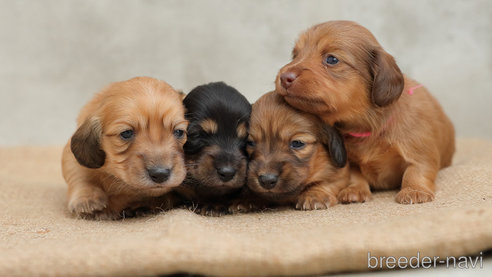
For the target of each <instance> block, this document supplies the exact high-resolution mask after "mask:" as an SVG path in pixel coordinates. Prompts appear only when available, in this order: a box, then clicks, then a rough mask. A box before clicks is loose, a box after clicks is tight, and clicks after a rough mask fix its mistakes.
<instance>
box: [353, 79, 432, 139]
mask: <svg viewBox="0 0 492 277" xmlns="http://www.w3.org/2000/svg"><path fill="white" fill-rule="evenodd" d="M420 87H423V85H421V84H418V85H416V86H414V87H411V88H409V89H408V91H407V92H408V94H409V95H413V93H414V90H416V89H418V88H420ZM389 121H391V117H390V119H389V120H388V121H387V123H386V125H388V122H389ZM384 129H386V128H384ZM347 135H349V136H352V137H355V138H366V137H370V136H371V135H372V133H371V132H364V133H354V132H349V133H347Z"/></svg>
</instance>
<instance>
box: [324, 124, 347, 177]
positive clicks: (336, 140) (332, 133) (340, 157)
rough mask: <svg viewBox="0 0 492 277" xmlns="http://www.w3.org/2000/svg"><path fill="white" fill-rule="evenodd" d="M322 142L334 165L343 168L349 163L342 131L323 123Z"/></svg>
mask: <svg viewBox="0 0 492 277" xmlns="http://www.w3.org/2000/svg"><path fill="white" fill-rule="evenodd" d="M321 143H322V144H323V145H324V146H325V148H326V149H327V150H328V153H329V154H330V159H331V161H332V162H333V165H334V166H336V167H338V168H342V167H344V166H345V164H346V163H347V151H346V150H345V144H344V143H343V138H342V136H341V135H340V133H339V132H338V131H337V130H336V129H335V128H333V127H331V126H330V125H328V124H325V123H322V124H321Z"/></svg>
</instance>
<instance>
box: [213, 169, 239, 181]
mask: <svg viewBox="0 0 492 277" xmlns="http://www.w3.org/2000/svg"><path fill="white" fill-rule="evenodd" d="M217 174H218V175H219V178H220V180H222V182H227V181H230V180H232V178H234V175H236V169H234V168H233V167H230V166H223V167H219V168H217Z"/></svg>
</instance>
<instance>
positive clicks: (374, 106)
mask: <svg viewBox="0 0 492 277" xmlns="http://www.w3.org/2000/svg"><path fill="white" fill-rule="evenodd" d="M276 89H277V92H278V94H279V95H281V96H282V97H284V99H285V100H286V101H287V102H288V103H289V104H290V105H292V106H293V107H295V108H297V109H300V110H303V111H307V112H310V113H313V114H316V115H318V116H319V117H320V118H321V119H322V120H323V121H324V122H325V123H328V124H334V125H335V126H336V127H337V128H338V130H339V131H340V132H341V133H342V134H343V135H344V137H345V138H346V140H345V145H346V147H347V152H348V158H349V161H350V162H351V164H352V165H353V166H352V175H353V176H352V178H353V182H352V184H351V185H350V186H349V187H347V188H346V189H344V190H343V191H342V192H340V195H339V198H340V200H341V201H342V202H345V203H347V202H363V201H366V200H367V199H369V197H370V196H371V191H370V187H371V188H373V189H393V188H400V187H401V190H400V191H399V193H398V194H397V195H396V201H397V202H399V203H402V204H412V203H422V202H428V201H432V200H433V199H434V192H435V184H434V180H435V178H436V175H437V172H438V171H439V169H440V168H443V167H446V166H449V165H450V164H451V159H452V156H453V153H454V150H455V138H454V128H453V125H452V123H451V121H450V120H449V118H448V117H447V116H446V115H445V114H444V112H443V110H442V108H441V106H440V105H439V104H438V102H437V101H436V100H435V99H434V98H433V97H432V96H431V94H430V93H429V92H428V91H427V89H425V88H424V87H423V86H422V85H420V84H419V83H417V82H416V81H414V80H412V79H410V78H408V77H406V76H405V75H403V74H402V73H401V71H400V69H399V67H398V66H397V64H396V62H395V60H394V59H393V57H392V56H391V55H390V54H388V53H387V52H386V51H384V50H383V48H382V47H381V45H380V44H379V43H378V42H377V41H376V39H375V38H374V36H373V35H372V34H371V33H370V32H369V31H368V30H367V29H365V28H364V27H362V26H360V25H358V24H356V23H354V22H350V21H330V22H326V23H322V24H319V25H316V26H314V27H312V28H310V29H309V30H307V31H306V32H305V33H303V34H301V36H300V38H299V39H298V40H297V42H296V45H295V47H294V50H293V59H292V61H291V62H290V63H289V64H287V65H285V66H284V67H282V68H281V69H280V71H279V73H278V75H277V78H276ZM369 185H370V186H369Z"/></svg>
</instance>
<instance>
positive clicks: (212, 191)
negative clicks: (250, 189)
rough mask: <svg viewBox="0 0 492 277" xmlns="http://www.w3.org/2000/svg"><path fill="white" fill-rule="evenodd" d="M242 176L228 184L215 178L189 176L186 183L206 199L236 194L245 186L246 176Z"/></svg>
mask: <svg viewBox="0 0 492 277" xmlns="http://www.w3.org/2000/svg"><path fill="white" fill-rule="evenodd" d="M240 175H241V176H236V177H234V178H233V179H232V180H230V181H228V182H222V181H220V180H219V179H218V178H216V177H215V176H214V177H210V178H203V176H191V175H190V174H189V175H188V176H187V178H186V180H185V183H186V185H187V186H189V187H192V188H193V190H194V191H195V192H196V194H198V195H201V196H204V197H212V196H222V195H226V194H229V193H234V192H236V191H238V190H239V189H240V188H242V187H243V186H244V183H245V180H244V179H245V178H244V174H240Z"/></svg>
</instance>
